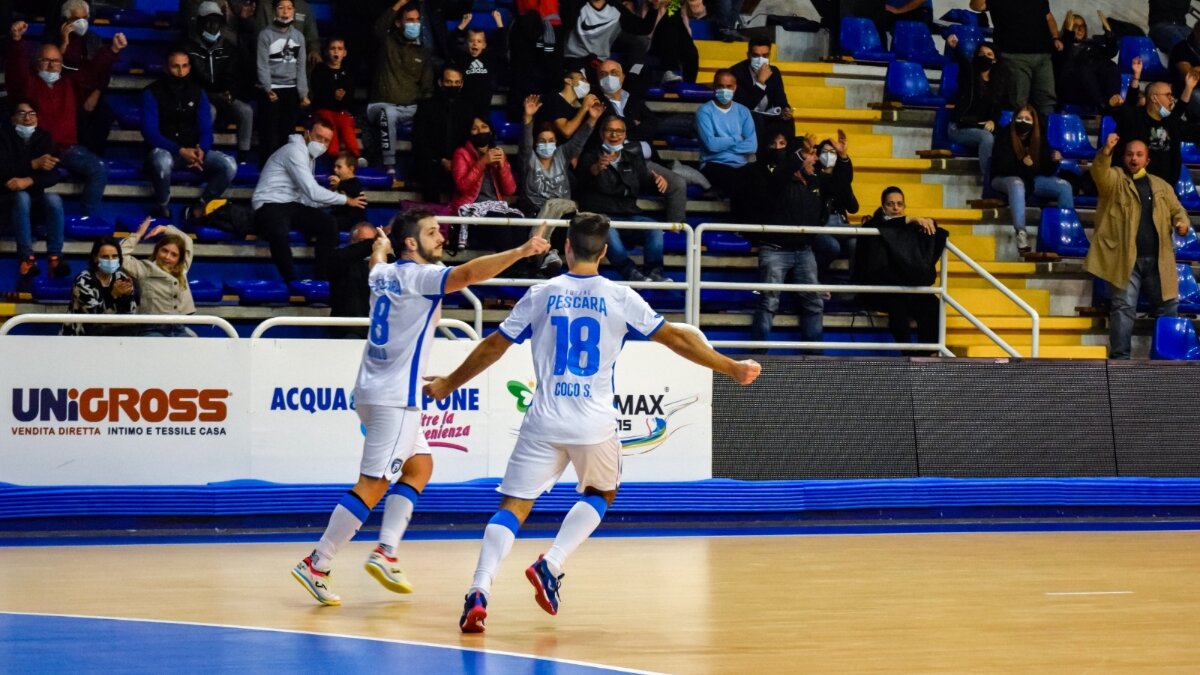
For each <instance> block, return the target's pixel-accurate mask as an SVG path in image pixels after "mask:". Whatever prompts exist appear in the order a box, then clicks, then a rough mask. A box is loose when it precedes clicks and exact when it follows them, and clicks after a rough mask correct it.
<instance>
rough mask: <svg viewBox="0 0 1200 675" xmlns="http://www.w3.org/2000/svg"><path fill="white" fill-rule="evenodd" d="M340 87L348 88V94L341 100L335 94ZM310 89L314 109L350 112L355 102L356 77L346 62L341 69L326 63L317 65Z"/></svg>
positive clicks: (310, 79)
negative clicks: (352, 74)
mask: <svg viewBox="0 0 1200 675" xmlns="http://www.w3.org/2000/svg"><path fill="white" fill-rule="evenodd" d="M338 89H345V90H346V95H345V96H343V97H342V100H340V101H339V100H338V99H337V97H336V96H335V95H334V92H336V91H337V90H338ZM308 90H309V97H310V98H311V99H312V105H313V110H333V111H335V112H350V108H351V105H350V104H351V103H353V102H354V78H353V77H352V76H351V74H350V69H349V68H347V67H346V65H345V63H343V64H342V67H341V68H340V69H339V70H334V69H333V68H330V67H329V66H327V65H325V64H324V63H322V64H319V65H317V67H316V68H313V71H312V75H311V76H310V78H309V81H308Z"/></svg>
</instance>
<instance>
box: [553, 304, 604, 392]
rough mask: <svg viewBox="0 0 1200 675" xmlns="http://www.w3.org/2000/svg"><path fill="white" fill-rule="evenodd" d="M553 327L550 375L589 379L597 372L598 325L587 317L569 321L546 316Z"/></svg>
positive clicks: (598, 365) (598, 367) (563, 317)
mask: <svg viewBox="0 0 1200 675" xmlns="http://www.w3.org/2000/svg"><path fill="white" fill-rule="evenodd" d="M550 324H551V325H553V326H554V333H555V336H554V374H555V375H565V374H566V372H567V371H568V370H570V371H571V374H572V375H578V376H579V377H590V376H592V375H595V374H596V371H598V370H600V322H599V321H597V320H596V319H594V318H593V317H590V316H581V317H579V318H577V319H575V320H574V321H571V320H570V319H569V318H568V317H565V316H552V317H550Z"/></svg>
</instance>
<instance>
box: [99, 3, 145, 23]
mask: <svg viewBox="0 0 1200 675" xmlns="http://www.w3.org/2000/svg"><path fill="white" fill-rule="evenodd" d="M90 18H91V20H92V23H94V24H96V25H98V26H104V25H110V26H120V27H122V28H126V27H128V28H150V27H152V26H153V25H154V21H155V15H154V14H151V13H149V12H143V11H141V10H138V9H117V8H115V7H105V6H103V5H99V4H97V5H96V7H95V9H94V10H92V14H91V17H90Z"/></svg>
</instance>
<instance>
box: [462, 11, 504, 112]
mask: <svg viewBox="0 0 1200 675" xmlns="http://www.w3.org/2000/svg"><path fill="white" fill-rule="evenodd" d="M466 41H467V32H466V31H460V30H457V29H456V30H455V31H454V32H452V33H451V34H450V44H451V45H452V47H451V58H450V61H451V63H453V64H454V65H456V66H458V67H459V68H462V71H463V90H462V95H463V96H464V97H466V99H467V102H468V103H469V104H470V105H471V107H472V108H474V109H475V110H476V113H475V114H476V115H479V116H480V117H482V118H483V119H487V118H488V114H489V113H490V111H491V109H492V94H494V93H496V91H497V89H498V86H499V85H500V84H502V83H503V84H507V83H508V77H507V73H506V69H507V65H508V64H507V63H506V61H507V60H508V59H507V57H508V55H507V53H506V52H505V50H504V47H505V45H507V44H508V27H507V26H505V27H504V28H501V29H499V30H497V31H496V33H495V35H492V36H490V37H489V38H488V46H487V48H486V49H484V50H483V52H481V53H480V54H479V56H477V57H475V56H471V53H470V52H468V51H467V50H466Z"/></svg>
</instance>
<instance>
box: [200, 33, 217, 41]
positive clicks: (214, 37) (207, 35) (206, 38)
mask: <svg viewBox="0 0 1200 675" xmlns="http://www.w3.org/2000/svg"><path fill="white" fill-rule="evenodd" d="M200 37H203V38H204V41H205V42H216V41H217V40H220V39H221V34H220V33H209V32H208V31H204V32H203V33H201V34H200Z"/></svg>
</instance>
